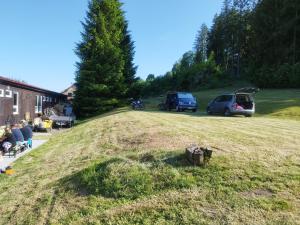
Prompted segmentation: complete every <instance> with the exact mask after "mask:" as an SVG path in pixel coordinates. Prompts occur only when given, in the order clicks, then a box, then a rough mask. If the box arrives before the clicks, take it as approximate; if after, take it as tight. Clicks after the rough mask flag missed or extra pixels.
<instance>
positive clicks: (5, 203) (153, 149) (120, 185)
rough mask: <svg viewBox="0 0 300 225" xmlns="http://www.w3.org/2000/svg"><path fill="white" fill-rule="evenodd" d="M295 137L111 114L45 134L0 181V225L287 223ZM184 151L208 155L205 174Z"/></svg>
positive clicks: (172, 116)
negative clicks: (201, 149) (194, 147)
mask: <svg viewBox="0 0 300 225" xmlns="http://www.w3.org/2000/svg"><path fill="white" fill-rule="evenodd" d="M241 128H242V129H241ZM299 130H300V124H299V122H298V121H293V120H280V119H276V118H275V119H274V118H261V117H258V118H251V119H249V118H243V117H236V118H223V117H204V116H201V117H199V116H191V114H177V113H159V112H132V111H125V110H124V109H121V110H120V112H118V111H116V112H113V113H111V114H106V115H104V116H100V117H97V118H94V119H91V120H89V121H85V122H84V123H81V124H79V125H77V126H76V127H74V128H72V129H70V130H67V131H65V132H63V133H60V134H57V135H53V136H52V137H51V139H50V140H49V141H48V142H47V143H46V144H45V145H43V146H42V147H41V148H39V149H37V150H36V151H33V152H31V153H29V154H28V155H26V156H25V157H24V158H22V159H19V160H18V161H17V162H16V164H15V165H14V169H15V170H16V175H15V176H12V177H7V176H0V189H1V190H2V191H1V192H0V213H1V217H0V224H297V223H298V221H300V215H299V210H298V209H299V207H300V203H299V199H300V195H299V193H300V164H299V162H300V152H299V146H300V134H299ZM190 143H198V144H201V145H209V146H211V147H212V148H213V150H214V153H213V158H212V160H211V162H210V164H209V166H207V167H205V168H198V167H193V166H191V165H190V164H189V163H188V162H187V161H186V160H185V157H184V156H183V152H184V148H185V147H186V146H187V145H188V144H190Z"/></svg>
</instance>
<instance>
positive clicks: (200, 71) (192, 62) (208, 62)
mask: <svg viewBox="0 0 300 225" xmlns="http://www.w3.org/2000/svg"><path fill="white" fill-rule="evenodd" d="M299 9H300V1H298V0H224V2H223V7H222V10H221V12H220V13H219V14H216V15H215V17H214V20H213V23H212V26H211V27H210V28H208V27H207V26H206V25H205V24H203V25H202V26H201V29H200V30H199V31H198V34H197V36H196V39H195V43H194V49H193V51H189V52H187V53H184V54H183V56H182V57H181V59H179V60H178V62H176V63H175V64H174V66H173V68H172V70H171V71H169V72H167V73H166V74H164V75H160V76H157V77H155V76H154V75H153V74H150V75H149V76H148V77H147V79H146V80H145V81H140V86H141V87H142V94H143V95H144V96H148V95H154V94H157V93H164V92H165V91H167V90H183V91H191V90H195V89H199V88H200V87H203V86H206V87H218V86H221V85H224V84H226V83H227V82H230V81H234V80H238V79H243V80H245V79H246V80H249V81H250V82H252V83H253V84H255V85H257V86H259V87H265V88H289V87H290V88H293V87H300V39H299V35H300V34H299V32H300V21H299Z"/></svg>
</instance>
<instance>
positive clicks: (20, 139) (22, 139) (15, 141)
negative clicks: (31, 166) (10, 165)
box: [0, 121, 33, 158]
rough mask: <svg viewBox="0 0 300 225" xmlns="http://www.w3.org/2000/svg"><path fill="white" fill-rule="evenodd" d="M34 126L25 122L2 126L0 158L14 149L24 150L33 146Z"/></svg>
mask: <svg viewBox="0 0 300 225" xmlns="http://www.w3.org/2000/svg"><path fill="white" fill-rule="evenodd" d="M32 135H33V134H32V128H31V127H30V126H29V125H28V124H27V123H26V122H25V121H22V123H21V124H15V125H13V126H6V127H2V128H0V153H1V154H0V158H2V157H3V155H4V154H6V153H10V152H11V150H14V154H16V152H17V151H24V150H26V149H27V148H32Z"/></svg>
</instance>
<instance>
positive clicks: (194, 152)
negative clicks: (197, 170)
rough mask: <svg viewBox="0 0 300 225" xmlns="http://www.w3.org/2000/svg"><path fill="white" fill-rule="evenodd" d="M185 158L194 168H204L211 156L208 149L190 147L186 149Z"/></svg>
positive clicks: (210, 151) (195, 146)
mask: <svg viewBox="0 0 300 225" xmlns="http://www.w3.org/2000/svg"><path fill="white" fill-rule="evenodd" d="M185 153H186V157H187V159H188V161H189V162H190V163H192V164H193V165H194V166H206V165H207V164H208V163H209V161H210V158H211V156H212V150H211V149H209V148H203V147H199V146H197V145H191V146H189V147H187V148H186V151H185Z"/></svg>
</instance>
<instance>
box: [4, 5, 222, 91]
mask: <svg viewBox="0 0 300 225" xmlns="http://www.w3.org/2000/svg"><path fill="white" fill-rule="evenodd" d="M122 2H123V3H124V6H123V9H124V11H125V12H126V18H127V20H128V21H129V29H130V30H131V34H132V37H133V40H134V41H135V46H136V49H135V50H136V55H135V63H136V65H138V72H137V75H138V76H139V77H142V78H145V77H146V76H147V75H148V74H150V73H153V74H155V75H161V74H164V73H165V72H167V71H168V70H170V69H171V68H172V65H173V64H174V63H175V61H176V60H178V59H179V58H180V57H181V55H182V54H183V53H184V52H186V51H188V50H191V49H192V47H193V42H194V39H195V35H196V33H197V30H198V29H199V28H200V26H201V24H202V23H206V24H207V25H208V26H210V25H211V22H212V19H213V17H214V15H215V13H218V12H219V11H220V9H221V6H222V2H223V0H185V1H184V0H123V1H122ZM87 3H88V1H87V0H51V1H41V0H26V1H23V0H9V1H1V2H0V75H1V76H6V77H10V78H14V79H18V80H24V81H26V82H27V83H30V84H33V85H36V86H40V87H43V88H47V89H50V90H54V91H62V90H63V89H65V88H66V87H67V86H69V85H70V84H71V83H73V82H74V76H75V75H74V73H75V70H76V68H75V66H74V65H75V62H76V61H77V57H76V55H75V54H74V51H73V50H74V48H75V43H76V42H79V41H80V38H81V37H80V32H81V31H82V27H81V24H80V21H82V20H83V19H84V17H85V13H86V10H87Z"/></svg>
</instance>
